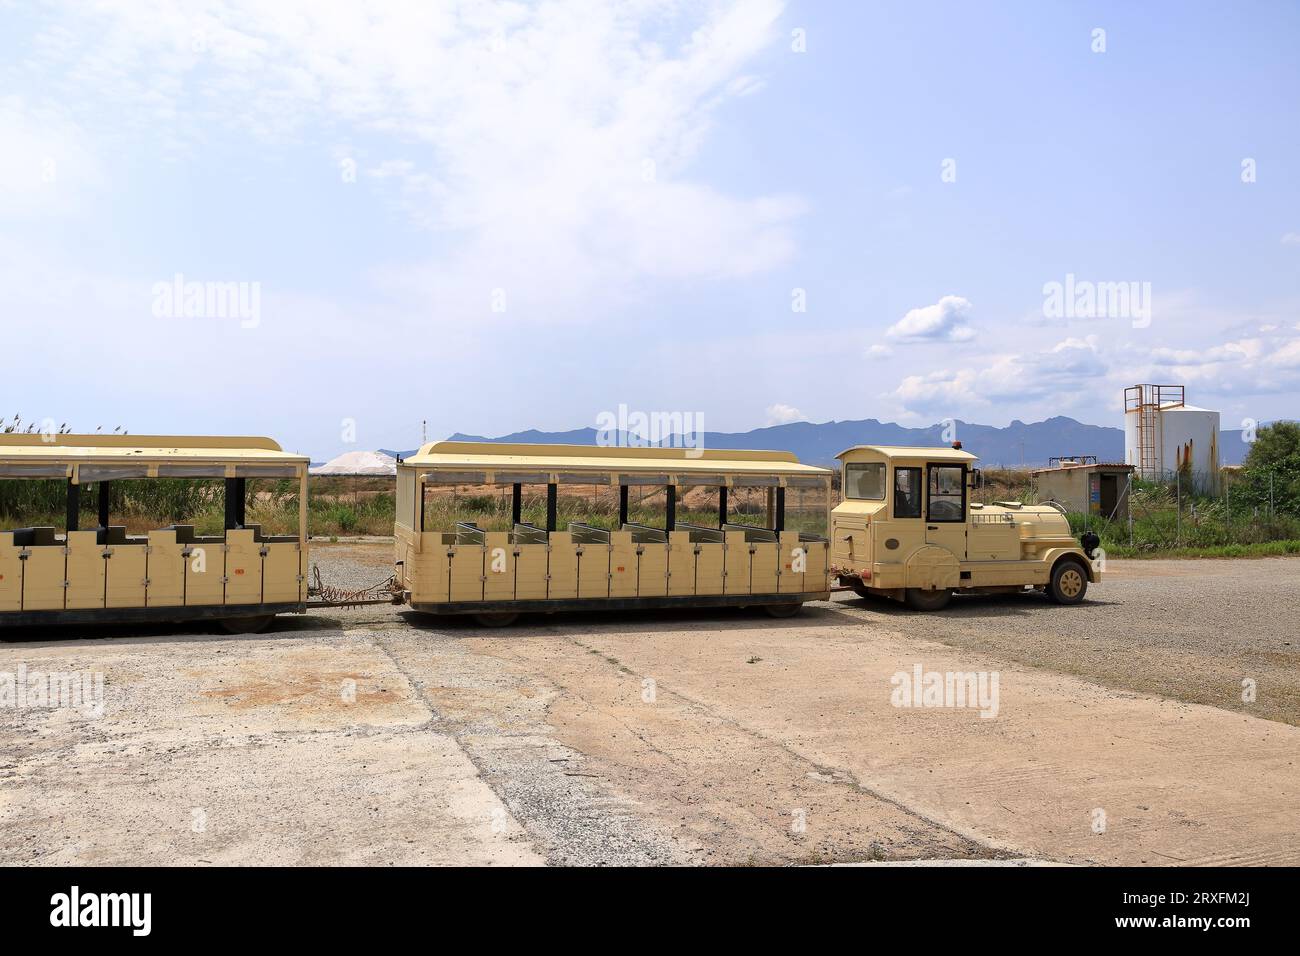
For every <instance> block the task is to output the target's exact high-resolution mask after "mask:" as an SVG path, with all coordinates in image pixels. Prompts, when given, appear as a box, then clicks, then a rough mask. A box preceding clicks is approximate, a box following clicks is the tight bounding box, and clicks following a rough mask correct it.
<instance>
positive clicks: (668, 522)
mask: <svg viewBox="0 0 1300 956" xmlns="http://www.w3.org/2000/svg"><path fill="white" fill-rule="evenodd" d="M665 490H666V491H667V492H668V506H667V509H666V510H665V515H664V530H665V531H676V530H677V486H676V485H669V486H668V487H667V489H665Z"/></svg>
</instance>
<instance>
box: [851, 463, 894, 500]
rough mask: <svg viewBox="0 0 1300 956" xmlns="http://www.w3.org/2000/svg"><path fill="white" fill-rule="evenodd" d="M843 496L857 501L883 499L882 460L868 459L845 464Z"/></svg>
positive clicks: (883, 471)
mask: <svg viewBox="0 0 1300 956" xmlns="http://www.w3.org/2000/svg"><path fill="white" fill-rule="evenodd" d="M844 497H846V498H852V499H854V500H857V501H884V500H885V465H884V462H879V461H868V462H855V463H853V464H850V465H845V466H844Z"/></svg>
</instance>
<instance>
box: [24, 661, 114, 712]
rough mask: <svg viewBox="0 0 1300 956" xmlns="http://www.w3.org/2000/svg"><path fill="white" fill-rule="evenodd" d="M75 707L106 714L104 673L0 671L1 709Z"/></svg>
mask: <svg viewBox="0 0 1300 956" xmlns="http://www.w3.org/2000/svg"><path fill="white" fill-rule="evenodd" d="M35 707H39V708H43V709H47V710H75V711H79V712H81V713H82V714H83V715H84V716H86V717H94V718H99V717H102V716H104V675H103V674H102V673H101V672H99V671H29V670H28V669H27V665H26V664H19V665H18V670H17V671H16V672H15V671H0V710H26V709H27V708H35Z"/></svg>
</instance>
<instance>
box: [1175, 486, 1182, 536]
mask: <svg viewBox="0 0 1300 956" xmlns="http://www.w3.org/2000/svg"><path fill="white" fill-rule="evenodd" d="M1174 501H1175V503H1176V504H1177V517H1176V518H1174V544H1176V545H1177V544H1182V542H1183V473H1182V472H1181V471H1176V472H1174Z"/></svg>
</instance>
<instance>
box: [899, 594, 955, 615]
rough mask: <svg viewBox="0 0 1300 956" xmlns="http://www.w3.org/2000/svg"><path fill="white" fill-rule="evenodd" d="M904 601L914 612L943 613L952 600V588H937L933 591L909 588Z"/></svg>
mask: <svg viewBox="0 0 1300 956" xmlns="http://www.w3.org/2000/svg"><path fill="white" fill-rule="evenodd" d="M903 600H904V601H906V602H907V606H908V607H910V608H911V609H912V610H913V611H942V610H943V609H944V608H946V607H947V606H948V602H949V601H951V600H952V588H936V589H935V590H933V591H925V590H922V589H921V588H908V589H907V593H906V594H905V595H904V596H903Z"/></svg>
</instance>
